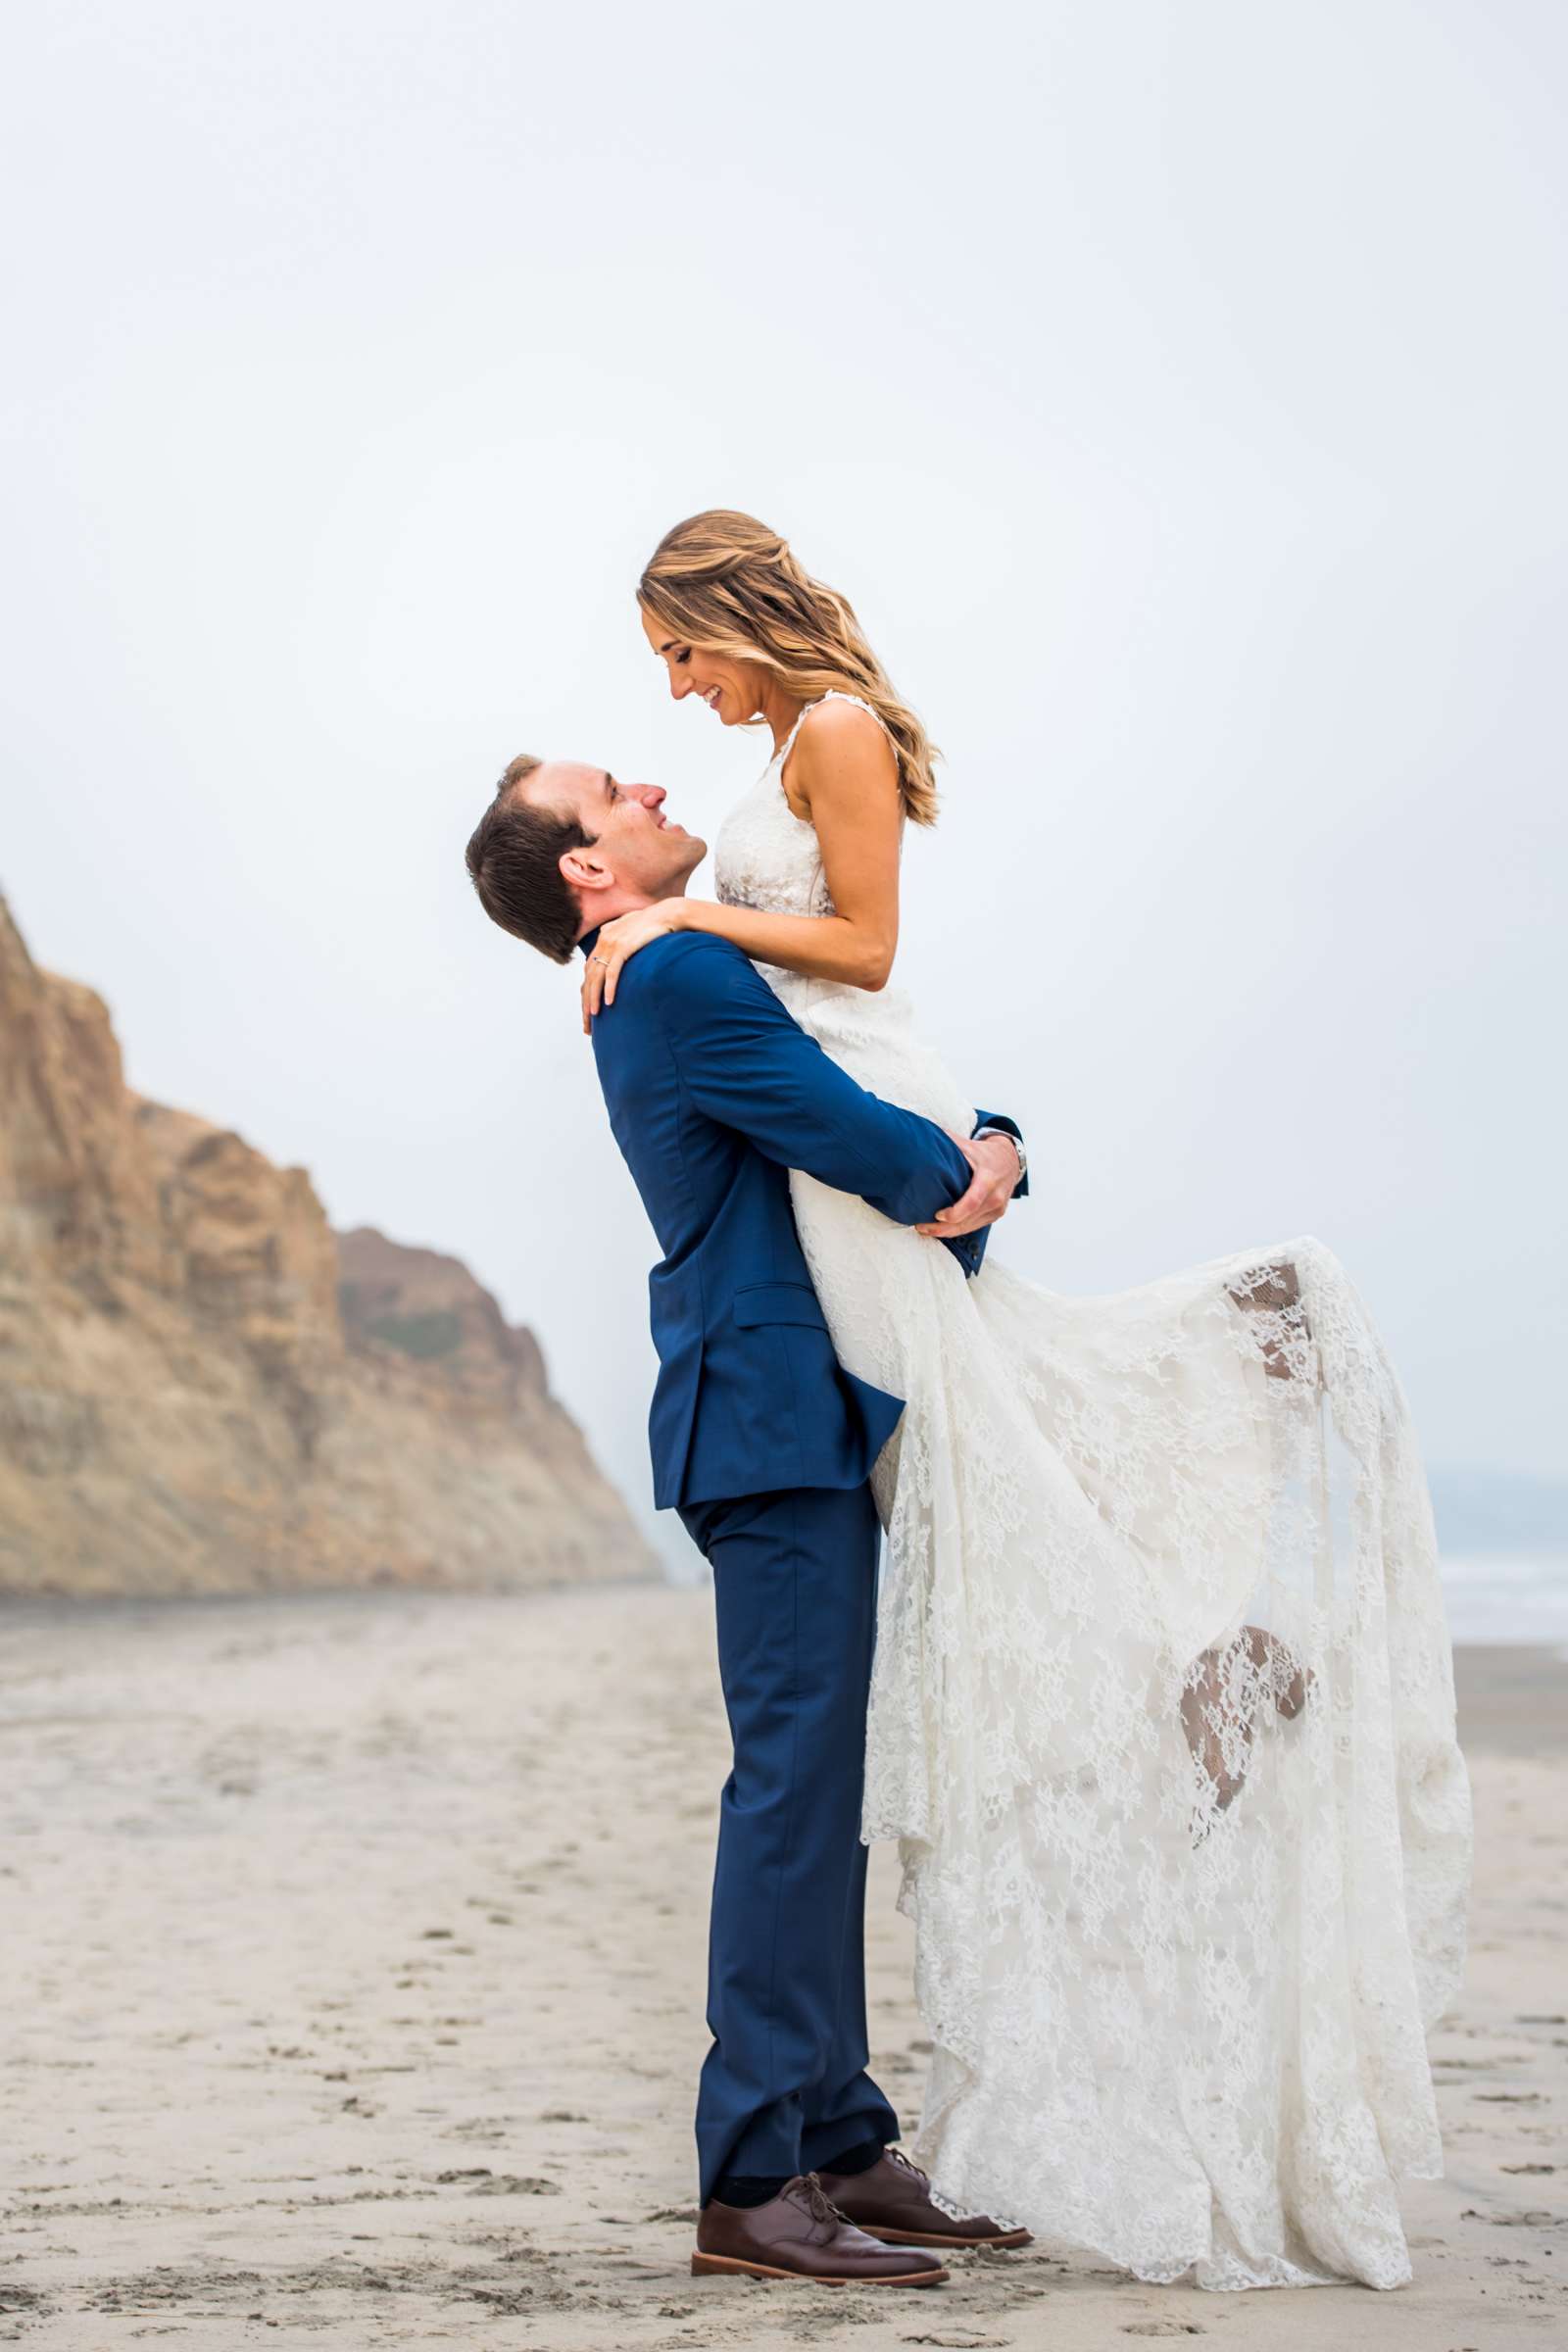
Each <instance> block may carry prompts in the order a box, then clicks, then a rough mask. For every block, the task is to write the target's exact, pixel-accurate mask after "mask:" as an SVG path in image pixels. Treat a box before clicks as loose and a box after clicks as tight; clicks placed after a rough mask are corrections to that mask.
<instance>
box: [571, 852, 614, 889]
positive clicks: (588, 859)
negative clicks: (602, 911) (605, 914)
mask: <svg viewBox="0 0 1568 2352" xmlns="http://www.w3.org/2000/svg"><path fill="white" fill-rule="evenodd" d="M561 871H562V876H563V878H564V880H565V881H566V882H568V883H569V884H570V885H571V887H572V889H573V890H587V891H594V890H610V889H613V886H614V880H615V877H614V875H613V873H612V872H611V870H610V868H609V866H608V865H606V863H605V861H604V859H603V858H596V857H595V856H594V853H593V845H592V844H591V843H587V844H585V845H584V846H583V847H582V848H581V849H576V850H563V852H562V854H561Z"/></svg>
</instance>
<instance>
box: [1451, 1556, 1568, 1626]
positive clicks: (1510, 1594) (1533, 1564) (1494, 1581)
mask: <svg viewBox="0 0 1568 2352" xmlns="http://www.w3.org/2000/svg"><path fill="white" fill-rule="evenodd" d="M1442 1574H1443V1591H1444V1597H1445V1599H1446V1603H1447V1610H1448V1631H1449V1633H1450V1634H1451V1635H1452V1637H1453V1639H1454V1641H1455V1642H1561V1643H1563V1644H1564V1645H1568V1552H1552V1551H1541V1552H1522V1551H1502V1552H1490V1553H1489V1552H1469V1553H1454V1554H1451V1555H1450V1554H1448V1553H1445V1554H1444V1557H1443V1561H1442Z"/></svg>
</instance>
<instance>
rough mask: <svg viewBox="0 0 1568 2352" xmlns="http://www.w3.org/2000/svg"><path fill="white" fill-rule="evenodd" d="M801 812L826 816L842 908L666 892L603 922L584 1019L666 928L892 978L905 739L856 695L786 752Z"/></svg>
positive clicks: (791, 966) (820, 714)
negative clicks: (894, 740) (899, 750)
mask: <svg viewBox="0 0 1568 2352" xmlns="http://www.w3.org/2000/svg"><path fill="white" fill-rule="evenodd" d="M785 775H786V778H787V786H788V790H787V797H788V800H789V804H790V808H791V810H792V812H793V813H794V814H795V815H796V816H797V817H799V818H800V819H801V820H802V821H803V822H804V823H809V824H811V825H814V826H815V828H816V837H817V840H818V842H819V843H820V845H821V850H822V870H823V874H824V876H825V877H826V881H827V886H828V892H829V895H830V897H831V898H832V901H833V905H834V907H835V909H836V911H835V912H834V913H832V914H823V915H811V914H767V913H763V912H761V911H760V910H759V909H758V908H756V907H724V906H718V905H715V904H714V902H713V901H712V900H711V899H661V900H660V901H659V902H658V903H657V905H655V906H653V907H642V908H639V910H638V911H637V912H636V913H634V914H623V915H620V916H617V918H616V919H615V921H613V922H611V923H607V924H606V925H605V927H604V929H603V930H602V931H601V932H600V934H599V940H598V944H597V947H596V950H595V953H596V955H599V956H605V957H607V958H608V961H607V962H605V963H591V964H589V966H588V969H587V975H586V977H585V979H584V983H583V1021H584V1026H586V1025H587V1022H588V1020H589V1019H590V1018H591V1016H592V1015H593V1014H594V1013H595V1012H597V1011H598V1010H599V1008H600V1004H601V1002H602V1003H603V1004H605V1005H613V1003H614V1001H615V981H616V978H617V976H618V974H619V971H620V967H621V965H622V964H623V963H624V962H625V961H626V959H627V957H628V956H635V955H636V953H637V951H638V950H639V949H640V948H645V947H647V946H648V944H649V942H650V941H651V940H655V939H659V938H661V937H662V935H663V934H664V933H665V932H666V931H710V932H712V933H713V934H714V935H715V936H716V937H717V938H719V939H727V940H731V941H733V943H734V945H735V946H736V947H738V948H739V949H740V950H741V951H742V953H743V954H744V955H747V956H751V957H753V959H754V960H755V961H757V962H759V963H777V964H782V965H783V966H784V967H785V968H786V969H787V970H789V971H792V972H804V973H806V974H808V975H809V977H810V978H812V979H817V980H837V981H841V982H847V983H848V984H849V985H850V986H851V987H852V988H865V989H879V988H884V987H886V985H887V979H888V974H889V973H890V972H891V971H892V969H893V957H894V953H895V950H896V949H897V947H898V942H899V837H900V822H901V807H900V800H899V778H898V766H897V762H896V761H895V760H894V756H893V747H892V745H891V744H890V743H889V741H888V739H887V737H886V736H885V735H884V734H883V732H882V729H881V728H880V727H879V726H878V725H877V723H876V720H875V719H874V718H871V717H870V716H868V714H867V713H866V712H865V711H860V710H858V709H857V708H856V706H855V705H854V704H847V703H827V704H824V705H823V707H822V708H821V709H820V710H818V711H812V712H811V715H810V719H809V723H808V724H807V725H806V726H804V727H803V728H802V729H801V732H800V735H799V736H798V738H797V739H796V744H795V748H794V750H793V751H792V752H791V754H790V757H789V760H788V762H787V763H786V768H785Z"/></svg>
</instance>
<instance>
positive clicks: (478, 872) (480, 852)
mask: <svg viewBox="0 0 1568 2352" xmlns="http://www.w3.org/2000/svg"><path fill="white" fill-rule="evenodd" d="M543 764H544V762H543V761H542V760H536V759H535V758H534V757H533V755H532V753H530V752H519V754H518V755H517V757H516V759H515V760H510V761H509V762H508V764H507V766H506V768H505V769H504V771H503V773H502V777H501V781H500V783H499V784H498V785H497V786H496V790H495V798H494V799H493V800H492V802H491V803H490V806H489V808H488V809H486V810H485V812H484V814H483V816H481V817H480V819H479V822H478V823H477V824H476V825H475V826H474V828H473V831H472V833H471V834H470V835H469V837H468V849H467V860H468V874H469V877H470V879H471V880H472V883H473V887H474V889H475V890H476V891H477V892H478V894H479V904H480V906H481V907H483V908H484V910H485V912H486V914H487V915H488V916H489V917H490V920H491V921H492V922H493V923H499V924H500V925H501V928H502V930H503V931H510V932H511V933H512V935H513V937H514V939H525V940H526V941H527V943H528V945H529V947H530V948H537V949H538V950H539V953H540V954H541V956H550V957H551V958H552V960H553V961H554V962H556V963H569V962H570V961H571V951H572V949H573V948H574V947H575V946H576V944H577V934H578V932H579V931H580V930H581V928H582V911H581V909H580V907H578V905H577V899H576V894H575V893H574V892H573V890H572V887H571V885H570V883H569V882H568V881H567V880H566V877H565V875H564V873H563V872H562V870H561V860H562V858H564V856H565V853H566V852H567V850H585V849H588V848H589V847H591V845H592V843H593V841H594V839H595V836H594V835H593V834H592V833H585V832H584V831H583V828H582V826H581V825H580V824H579V823H578V822H577V819H576V818H575V817H574V816H571V815H569V814H568V813H567V812H566V811H565V810H564V809H543V808H540V807H539V806H538V805H537V804H536V803H535V802H533V801H530V800H527V799H525V798H524V796H523V793H522V791H521V789H520V787H521V786H522V785H524V784H526V783H527V781H528V778H529V777H530V776H531V775H532V774H533V772H534V770H535V769H536V768H538V767H541V766H543Z"/></svg>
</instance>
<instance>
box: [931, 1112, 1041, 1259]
mask: <svg viewBox="0 0 1568 2352" xmlns="http://www.w3.org/2000/svg"><path fill="white" fill-rule="evenodd" d="M953 1140H954V1142H955V1143H956V1145H957V1147H958V1150H959V1151H960V1152H962V1153H963V1156H964V1158H965V1159H966V1160H967V1161H968V1162H969V1165H970V1167H971V1168H972V1169H973V1170H974V1176H973V1180H972V1182H971V1183H970V1186H969V1190H968V1191H967V1192H966V1193H965V1194H964V1196H963V1198H962V1200H961V1201H955V1202H954V1203H953V1206H952V1207H951V1208H943V1209H939V1210H938V1211H937V1215H936V1218H935V1221H934V1222H933V1223H932V1224H930V1225H917V1226H916V1227H915V1229H914V1230H915V1232H916V1233H924V1234H928V1235H930V1237H931V1238H932V1239H933V1240H934V1241H938V1242H951V1241H953V1240H954V1239H955V1238H956V1236H957V1235H958V1234H960V1233H978V1232H979V1231H980V1228H981V1226H982V1225H995V1223H996V1222H997V1219H998V1218H999V1217H1001V1216H1004V1215H1005V1213H1006V1207H1007V1203H1008V1201H1010V1200H1011V1199H1012V1196H1013V1193H1014V1191H1015V1189H1016V1187H1017V1183H1018V1154H1017V1152H1015V1151H1014V1150H1013V1148H1012V1143H1011V1141H1010V1139H1009V1138H1008V1137H1007V1136H1005V1135H983V1136H982V1137H981V1138H980V1140H979V1142H978V1143H971V1142H970V1140H969V1138H968V1137H967V1136H966V1135H956V1136H954V1138H953Z"/></svg>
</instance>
